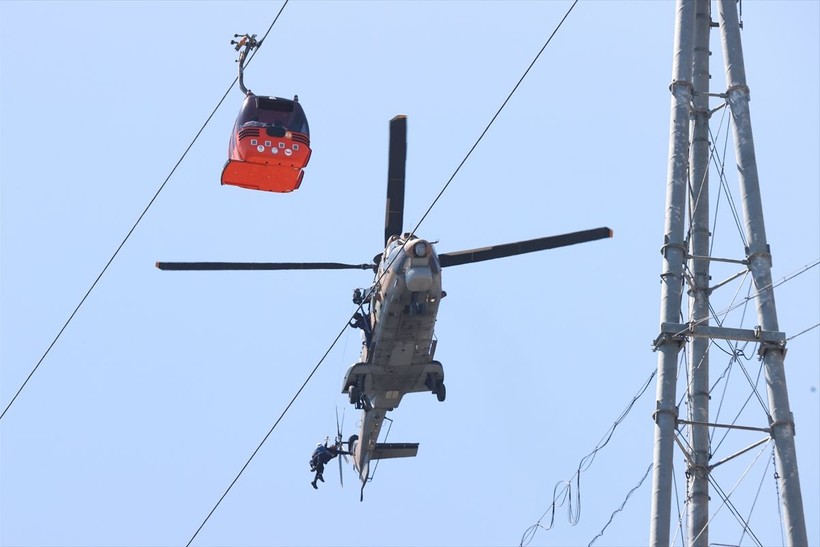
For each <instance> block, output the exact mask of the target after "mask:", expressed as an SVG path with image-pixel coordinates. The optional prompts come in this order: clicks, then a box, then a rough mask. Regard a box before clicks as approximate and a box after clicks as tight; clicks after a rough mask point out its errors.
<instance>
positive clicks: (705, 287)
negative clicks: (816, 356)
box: [649, 0, 808, 547]
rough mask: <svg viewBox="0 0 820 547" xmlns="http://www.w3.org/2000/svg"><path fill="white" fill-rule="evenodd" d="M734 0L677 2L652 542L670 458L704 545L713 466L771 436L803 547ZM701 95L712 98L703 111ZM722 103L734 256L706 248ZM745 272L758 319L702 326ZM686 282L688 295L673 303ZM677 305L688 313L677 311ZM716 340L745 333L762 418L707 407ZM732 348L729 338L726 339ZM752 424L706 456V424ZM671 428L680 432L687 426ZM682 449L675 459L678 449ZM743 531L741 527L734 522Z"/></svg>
mask: <svg viewBox="0 0 820 547" xmlns="http://www.w3.org/2000/svg"><path fill="white" fill-rule="evenodd" d="M737 9H738V7H737V2H736V0H717V12H718V21H717V22H712V19H711V0H677V2H676V17H675V41H674V56H673V76H672V84H671V85H670V91H671V92H672V109H671V110H672V111H671V118H670V138H669V164H668V172H667V193H666V220H665V226H664V244H663V247H662V254H663V269H662V273H661V283H662V292H661V314H660V323H661V325H660V335H659V336H658V338H657V339H656V341H655V349H656V350H657V352H658V378H657V408H656V411H655V413H654V419H655V437H654V469H653V484H652V508H651V512H652V513H651V523H650V541H649V543H650V545H652V546H666V545H669V544H670V531H671V530H670V529H671V526H670V525H671V518H670V517H671V511H672V490H673V474H674V467H673V465H674V461H675V458H676V456H677V457H678V459H683V460H684V461H685V466H686V489H687V490H686V497H687V504H686V511H687V517H686V522H687V525H686V541H687V542H688V544H689V545H696V546H699V547H700V546H703V547H705V546H707V545H709V523H710V508H709V502H710V496H711V494H710V485H713V484H715V483H714V482H713V480H714V477H713V470H714V469H715V468H716V467H717V466H719V465H723V464H725V463H729V462H730V461H732V460H734V459H735V458H736V457H737V456H740V455H741V454H743V453H746V452H747V451H749V450H751V449H753V448H755V447H758V446H761V445H765V444H766V443H772V444H773V447H774V448H773V450H774V459H775V464H776V477H777V479H776V480H777V488H778V489H779V492H780V495H781V502H780V508H781V512H782V514H783V527H784V536H785V538H786V541H787V543H788V545H791V546H801V545H807V544H808V540H807V535H806V523H805V518H804V515H803V501H802V494H801V492H800V479H799V475H798V470H797V457H796V451H795V444H794V433H795V429H794V420H793V417H792V413H791V411H790V409H789V397H788V391H787V389H786V378H785V372H784V367H783V362H784V357H785V353H786V348H785V345H786V335H785V334H784V333H783V332H780V331H779V327H778V321H777V310H776V307H775V300H774V288H773V286H772V275H771V263H772V262H771V253H770V249H769V244H768V242H767V240H766V230H765V225H764V221H763V208H762V200H761V195H760V188H759V183H758V176H757V164H756V159H755V150H754V140H753V138H752V137H753V136H752V126H751V119H750V114H749V88H748V86H747V85H746V74H745V67H744V62H743V50H742V47H741V40H740V28H741V24H740V21H739V19H738V13H737ZM716 27H717V28H719V29H720V37H721V43H722V49H723V60H724V67H725V74H726V91H725V92H723V93H710V91H709V55H710V52H709V35H710V32H711V30H712V29H713V28H716ZM710 98H711V99H715V98H717V99H720V100H721V101H723V102H722V104H721V105H720V106H718V107H717V108H714V109H713V110H710V104H709V103H710ZM723 108H727V109H729V112H730V114H731V126H732V135H733V139H734V148H735V161H736V164H737V169H738V174H737V176H738V182H739V187H740V198H741V202H742V209H743V218H742V221H743V224H744V226H743V229H742V232H743V242H744V245H743V246H742V247H745V248H743V249H742V250H743V253H744V254H743V257H742V258H720V257H714V256H712V249H713V241H712V239H711V237H712V234H711V227H710V220H709V207H710V205H709V164H710V161H711V156H710V154H711V152H710V144H711V138H710V129H709V121H710V118H711V116H712V115H713V114H714V113H715V112H716V111H718V110H721V109H723ZM718 263H720V264H724V265H725V264H729V265H734V266H735V267H737V268H739V269H741V272H739V273H737V274H736V275H733V276H731V277H730V278H729V279H727V280H725V281H721V282H718V283H712V281H711V277H710V274H711V272H710V267H712V266H713V265H714V264H718ZM741 276H747V277H748V278H750V279H751V287H752V290H753V294H752V295H751V297H752V298H750V300H753V301H754V304H755V306H756V309H757V325H756V326H755V327H754V328H752V329H748V328H745V329H744V328H731V327H727V326H726V322H724V321H720V322H719V324H718V325H715V326H713V325H711V324H710V319H711V318H712V317H713V316H714V307H712V305H711V303H710V298H711V297H712V295H713V294H715V291H716V290H718V289H720V288H723V287H724V286H726V285H727V284H728V283H730V282H732V281H733V280H735V279H737V278H739V277H741ZM684 288H686V290H687V295H688V305H687V306H686V309H683V305H682V303H683V296H684V292H683V290H684ZM683 313H687V314H688V317H687V319H686V320H683V319H682V314H683ZM715 341H723V342H727V343H729V344H733V343H737V344H744V343H751V344H754V345H756V347H758V356H759V359H760V360H761V361H762V367H763V370H764V371H765V381H766V391H767V406H766V405H765V404H764V403H763V401H762V398H761V397H759V398H760V403H761V406H763V407H765V412H764V413H763V417H762V418H761V420H760V421H761V423H750V424H737V423H731V424H720V423H716V422H715V421H714V420H713V419H712V418H711V417H710V390H711V387H710V379H709V351H710V348H712V347H713V346H714V344H715ZM732 347H737V346H732ZM684 349H685V352H686V357H687V368H686V378H687V387H686V393H685V394H684V395H685V402H686V407H687V413H686V415H685V416H681V415H680V409H679V406H678V402H677V397H678V394H677V384H678V362H679V359H680V353H681V351H682V350H684ZM718 429H720V430H730V431H741V430H742V431H745V432H751V433H753V434H756V435H758V436H763V438H762V439H760V440H758V441H757V442H754V443H753V444H752V445H750V446H748V447H746V448H744V449H742V450H739V451H737V452H736V453H733V454H732V453H730V454H726V455H724V454H713V452H714V451H715V450H716V448H715V447H714V446H712V440H713V435H714V432H715V431H716V430H718ZM681 430H685V432H686V436H684V435H683V433H682V432H681ZM681 452H682V453H683V454H682V458H681ZM744 532H745V530H744Z"/></svg>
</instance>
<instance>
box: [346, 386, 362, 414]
mask: <svg viewBox="0 0 820 547" xmlns="http://www.w3.org/2000/svg"><path fill="white" fill-rule="evenodd" d="M347 394H348V397H349V398H350V404H351V405H355V407H356V409H360V408H362V393H361V391H359V388H358V387H357V386H350V387H349V388H348V389H347Z"/></svg>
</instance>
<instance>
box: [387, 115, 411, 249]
mask: <svg viewBox="0 0 820 547" xmlns="http://www.w3.org/2000/svg"><path fill="white" fill-rule="evenodd" d="M406 162H407V116H404V115H401V114H400V115H398V116H396V117H395V118H393V119H392V120H390V151H389V155H388V163H387V205H386V207H385V213H384V244H385V245H387V240H388V239H390V236H394V235H401V233H402V225H403V223H404V174H405V165H406Z"/></svg>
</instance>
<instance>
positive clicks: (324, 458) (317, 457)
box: [310, 441, 349, 490]
mask: <svg viewBox="0 0 820 547" xmlns="http://www.w3.org/2000/svg"><path fill="white" fill-rule="evenodd" d="M339 454H349V452H345V451H344V450H342V449H341V447H339V446H337V445H333V446H327V441H325V444H321V443H319V444H317V445H316V450H314V451H313V454H312V455H311V456H310V470H311V471H315V472H316V476H315V477H314V478H313V482H311V483H310V485H311V486H313V488H315V489H317V490H318V489H319V485H317V484H316V481H322V482H325V479H324V477H323V476H322V473H324V471H325V464H326V463H327V462H329V461H330V460H332V459H333V458H335V457H336V456H338V455H339Z"/></svg>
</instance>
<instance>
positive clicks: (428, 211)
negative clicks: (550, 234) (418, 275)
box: [411, 0, 578, 234]
mask: <svg viewBox="0 0 820 547" xmlns="http://www.w3.org/2000/svg"><path fill="white" fill-rule="evenodd" d="M577 3H578V0H575V1H574V2H573V3H572V5H571V6H570V7H569V9H568V10H567V12H566V13H565V14H564V16H563V17H562V18H561V21H559V22H558V25H557V26H556V27H555V30H553V31H552V34H550V35H549V38H547V41H546V42H545V43H544V45H543V46H541V49H540V50H539V51H538V53H537V54H536V55H535V58H534V59H533V60H532V62H531V63H530V65H529V66H528V67H527V69H526V70H525V71H524V74H522V75H521V78H519V79H518V82H517V83H516V84H515V86H514V87H513V89H512V91H510V94H509V95H507V98H506V99H504V102H503V103H501V106H500V107H499V108H498V110H497V111H496V113H495V115H493V117H492V119H491V120H490V122H489V123H488V124H487V127H485V128H484V131H482V132H481V135H479V136H478V139H476V141H475V143H474V144H473V146H472V147H470V150H469V151H468V152H467V155H465V156H464V159H463V160H461V163H459V164H458V167H456V170H455V171H453V174H452V175H450V178H449V179H448V180H447V182H446V183H445V184H444V188H442V189H441V191H440V192H439V193H438V195H437V196H436V197H435V199H434V200H433V202H432V203H431V204H430V207H428V208H427V211H425V212H424V214H423V215H422V217H421V219H420V220H419V221H418V224H416V227H415V228H413V231H412V232H411V233H413V234H414V233H416V230H418V229H419V226H421V223H422V222H424V219H426V218H427V215H429V214H430V211H432V210H433V207H435V205H436V203H438V200H439V199H440V198H441V196H442V195H443V194H444V192H445V191H446V190H447V188H448V187H449V186H450V183H451V182H453V179H454V178H456V175H457V174H458V172H459V171H460V170H461V168H462V167H463V166H464V164H465V163H466V162H467V159H468V158H469V157H470V155H472V153H473V151H474V150H475V149H476V147H478V143H480V142H481V139H483V138H484V135H486V134H487V132H488V131H489V130H490V127H491V126H492V125H493V123H494V122H495V119H496V118H498V115H499V114H501V111H502V110H504V107H505V106H507V103H508V102H510V99H512V96H513V95H514V94H515V92H516V91H517V90H518V88H519V86H521V83H522V82H523V81H524V78H526V77H527V74H529V72H530V70H531V69H532V67H533V66H535V63H536V62H537V61H538V58H539V57H541V54H542V53H544V50H545V49H547V46H548V45H550V42H551V41H552V39H553V37H554V36H555V34H556V33H557V32H558V30H559V29H560V28H561V25H563V24H564V21H566V19H567V17H569V14H570V13H571V12H572V10H573V8H575V5H576V4H577Z"/></svg>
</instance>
